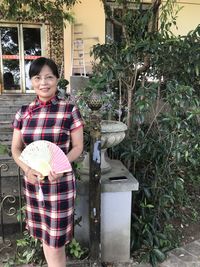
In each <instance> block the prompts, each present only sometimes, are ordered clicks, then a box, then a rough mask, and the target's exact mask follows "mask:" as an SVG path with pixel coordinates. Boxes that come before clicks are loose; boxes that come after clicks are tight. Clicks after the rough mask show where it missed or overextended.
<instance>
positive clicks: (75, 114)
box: [70, 106, 83, 131]
mask: <svg viewBox="0 0 200 267" xmlns="http://www.w3.org/2000/svg"><path fill="white" fill-rule="evenodd" d="M82 126H83V119H82V117H81V113H80V111H79V109H78V108H77V107H76V106H74V107H73V109H72V112H71V124H70V130H71V131H73V130H75V129H78V128H79V127H82Z"/></svg>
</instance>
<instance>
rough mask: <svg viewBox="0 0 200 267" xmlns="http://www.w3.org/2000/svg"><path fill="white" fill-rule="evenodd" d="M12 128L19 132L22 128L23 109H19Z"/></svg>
mask: <svg viewBox="0 0 200 267" xmlns="http://www.w3.org/2000/svg"><path fill="white" fill-rule="evenodd" d="M12 127H13V128H15V129H18V130H21V128H22V109H19V110H18V111H17V113H16V114H15V118H14V120H13V122H12Z"/></svg>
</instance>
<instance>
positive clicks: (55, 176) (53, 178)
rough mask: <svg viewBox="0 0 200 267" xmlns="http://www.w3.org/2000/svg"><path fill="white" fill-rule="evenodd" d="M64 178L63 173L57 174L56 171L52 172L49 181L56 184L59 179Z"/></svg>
mask: <svg viewBox="0 0 200 267" xmlns="http://www.w3.org/2000/svg"><path fill="white" fill-rule="evenodd" d="M62 176H63V173H59V174H56V173H55V172H54V171H50V173H49V175H48V179H49V181H50V182H52V183H53V182H56V181H57V180H58V179H59V178H61V177H62Z"/></svg>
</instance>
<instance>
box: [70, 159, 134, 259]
mask: <svg viewBox="0 0 200 267" xmlns="http://www.w3.org/2000/svg"><path fill="white" fill-rule="evenodd" d="M110 164H111V167H112V169H111V171H109V172H107V173H105V174H102V176H101V254H102V261H104V262H128V261H129V260H130V226H131V225H130V224H131V201H132V191H137V190H138V181H137V180H136V179H135V178H134V177H133V176H132V174H131V173H130V172H129V171H128V170H127V169H126V167H125V166H124V165H123V164H122V163H121V161H118V160H110ZM120 176H122V177H126V179H119V180H117V179H116V180H112V181H111V180H110V179H109V178H110V177H120ZM88 184H89V176H88V175H87V174H82V175H81V180H80V181H77V202H76V208H75V209H76V210H75V214H76V217H80V216H82V221H81V227H79V226H76V227H75V238H76V239H77V240H78V241H79V242H80V243H82V244H84V245H87V246H88V245H89V208H88V207H89V197H88V194H89V192H88Z"/></svg>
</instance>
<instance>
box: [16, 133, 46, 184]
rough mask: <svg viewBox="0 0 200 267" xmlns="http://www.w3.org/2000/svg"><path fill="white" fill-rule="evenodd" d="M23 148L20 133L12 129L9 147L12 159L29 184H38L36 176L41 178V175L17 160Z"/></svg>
mask: <svg viewBox="0 0 200 267" xmlns="http://www.w3.org/2000/svg"><path fill="white" fill-rule="evenodd" d="M23 148H24V143H23V141H22V137H21V131H20V130H17V129H14V131H13V138H12V147H11V151H12V156H13V159H14V161H15V162H16V163H17V165H18V166H19V167H20V168H21V169H22V170H23V171H24V173H25V175H26V177H27V179H28V180H29V181H30V182H31V183H34V184H35V183H36V182H38V176H41V174H40V173H39V172H37V171H35V170H33V169H31V168H30V167H29V166H28V165H26V164H25V163H23V162H22V161H21V160H20V159H19V157H20V155H21V152H22V150H23Z"/></svg>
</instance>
